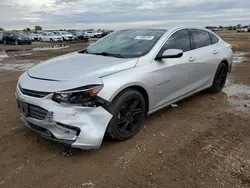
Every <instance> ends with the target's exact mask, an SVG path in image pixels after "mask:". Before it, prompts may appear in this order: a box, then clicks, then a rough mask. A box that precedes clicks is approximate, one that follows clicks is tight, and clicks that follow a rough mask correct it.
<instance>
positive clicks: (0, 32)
mask: <svg viewBox="0 0 250 188" xmlns="http://www.w3.org/2000/svg"><path fill="white" fill-rule="evenodd" d="M2 42H3V31H0V43H2Z"/></svg>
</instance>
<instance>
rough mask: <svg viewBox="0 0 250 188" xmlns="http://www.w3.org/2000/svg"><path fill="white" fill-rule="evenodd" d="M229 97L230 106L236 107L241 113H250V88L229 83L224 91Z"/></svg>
mask: <svg viewBox="0 0 250 188" xmlns="http://www.w3.org/2000/svg"><path fill="white" fill-rule="evenodd" d="M222 91H223V92H224V93H226V95H227V100H228V102H229V104H230V105H232V106H235V107H236V110H239V111H250V87H249V86H246V85H241V84H235V83H232V82H230V81H227V83H226V85H225V88H224V89H223V90H222Z"/></svg>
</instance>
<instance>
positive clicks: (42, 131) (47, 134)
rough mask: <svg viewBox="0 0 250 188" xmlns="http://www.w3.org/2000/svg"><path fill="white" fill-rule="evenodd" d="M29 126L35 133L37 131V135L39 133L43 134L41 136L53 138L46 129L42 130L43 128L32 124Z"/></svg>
mask: <svg viewBox="0 0 250 188" xmlns="http://www.w3.org/2000/svg"><path fill="white" fill-rule="evenodd" d="M29 126H30V127H31V128H32V129H33V130H35V131H37V132H39V133H41V134H43V135H46V136H50V137H53V134H52V133H51V132H50V131H48V130H47V129H45V128H43V127H39V126H36V125H34V124H32V123H29Z"/></svg>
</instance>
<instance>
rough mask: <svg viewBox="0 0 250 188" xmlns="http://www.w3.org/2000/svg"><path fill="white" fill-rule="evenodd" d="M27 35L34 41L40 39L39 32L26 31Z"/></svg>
mask: <svg viewBox="0 0 250 188" xmlns="http://www.w3.org/2000/svg"><path fill="white" fill-rule="evenodd" d="M26 35H27V36H28V37H29V39H30V40H32V41H38V40H39V35H38V34H37V33H31V32H29V33H26Z"/></svg>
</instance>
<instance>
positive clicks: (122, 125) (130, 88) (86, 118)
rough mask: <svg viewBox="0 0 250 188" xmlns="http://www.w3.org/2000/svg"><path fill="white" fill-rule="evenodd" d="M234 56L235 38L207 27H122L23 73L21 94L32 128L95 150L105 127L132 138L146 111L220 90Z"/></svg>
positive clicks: (23, 111)
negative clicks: (227, 38) (223, 36)
mask: <svg viewBox="0 0 250 188" xmlns="http://www.w3.org/2000/svg"><path fill="white" fill-rule="evenodd" d="M232 60H233V52H232V49H231V45H229V44H228V43H226V42H225V41H224V40H223V39H221V38H220V37H219V36H218V35H216V34H215V33H213V32H212V31H210V30H206V29H203V28H195V27H192V28H189V27H175V28H168V29H127V30H121V31H117V32H114V33H112V34H110V35H108V36H107V37H105V38H103V39H102V40H100V41H98V42H96V43H93V44H91V45H90V46H89V47H87V48H86V49H84V50H82V51H79V52H73V53H70V54H66V55H63V56H59V57H57V58H53V59H52V60H48V61H45V62H42V63H39V64H37V65H35V66H34V67H32V68H31V69H29V70H28V71H26V72H24V73H23V74H22V75H21V77H20V78H19V80H18V83H17V87H16V98H17V101H18V106H19V109H20V112H21V119H22V120H23V122H24V123H25V125H26V127H28V128H30V129H31V130H33V131H35V132H37V133H39V134H41V135H42V136H43V137H44V138H47V139H50V140H53V141H56V142H61V143H63V144H67V145H68V146H71V147H74V148H80V149H94V148H99V147H100V146H101V143H102V140H103V137H104V135H105V133H107V134H109V135H111V137H112V138H113V139H116V140H127V139H129V138H131V137H133V136H134V135H135V134H136V133H137V132H138V131H139V130H140V127H141V123H142V122H143V120H144V118H145V116H146V115H148V114H152V113H154V112H156V111H158V110H160V109H162V108H164V107H166V106H168V105H171V104H173V103H176V102H178V101H180V100H182V99H184V98H187V97H189V96H191V95H193V94H195V93H197V92H200V91H202V90H209V92H213V93H218V92H220V91H221V90H222V89H223V87H224V85H225V82H226V79H227V75H228V73H229V72H230V70H231V66H232Z"/></svg>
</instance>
